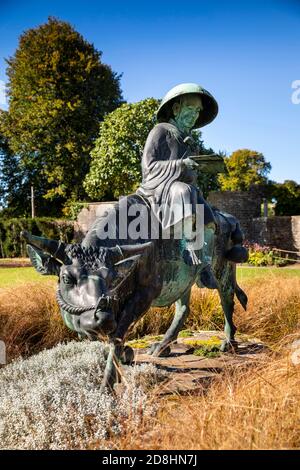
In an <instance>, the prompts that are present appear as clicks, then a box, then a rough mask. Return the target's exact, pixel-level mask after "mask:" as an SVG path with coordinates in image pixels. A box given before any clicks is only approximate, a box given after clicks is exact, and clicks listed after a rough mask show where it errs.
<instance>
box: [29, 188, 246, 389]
mask: <svg viewBox="0 0 300 470" xmlns="http://www.w3.org/2000/svg"><path fill="white" fill-rule="evenodd" d="M122 201H123V206H124V201H126V206H127V208H130V207H131V208H132V206H133V205H135V204H137V203H138V204H139V205H143V206H144V208H145V209H146V211H147V214H148V216H149V217H150V215H151V208H150V207H149V206H148V205H147V201H145V199H143V198H142V197H141V196H139V195H138V194H131V195H130V196H128V197H126V198H122V199H120V200H119V201H118V202H117V203H116V204H115V206H114V207H112V208H111V209H109V210H108V211H107V212H106V213H105V214H104V215H102V216H101V217H98V218H97V219H96V220H95V222H94V224H93V225H92V227H91V229H90V230H89V231H88V233H87V234H86V236H85V238H84V239H83V241H82V242H81V243H80V244H79V243H77V244H64V243H63V242H60V241H55V240H49V239H46V238H43V237H38V236H34V235H32V234H30V233H28V232H23V233H22V235H23V237H24V238H25V240H26V242H27V249H28V254H29V256H30V258H31V262H32V264H33V266H34V267H35V269H36V270H37V271H38V272H40V273H41V274H44V275H50V274H51V275H53V274H55V275H57V276H58V278H59V281H58V287H57V302H58V304H59V307H60V310H61V315H62V318H63V320H64V322H65V324H66V325H67V326H68V327H69V328H71V329H72V330H74V331H76V332H77V333H78V335H79V337H80V338H84V337H88V338H89V339H97V338H100V339H105V338H106V339H107V340H108V343H109V348H108V350H107V365H106V369H105V373H104V379H103V387H109V388H110V389H113V386H114V384H115V383H116V382H117V381H118V380H119V378H120V375H119V372H118V370H119V366H118V361H121V362H122V363H126V364H129V363H130V362H132V360H133V351H132V349H131V348H130V347H128V346H125V345H124V342H125V339H126V335H127V333H128V331H129V328H130V327H132V325H133V324H134V323H135V322H136V321H137V320H138V319H139V318H141V317H142V316H143V315H144V314H145V313H146V312H147V310H148V309H149V307H151V306H156V307H163V306H169V305H171V304H173V303H174V302H175V304H176V308H175V316H174V319H173V321H172V324H171V326H170V327H169V329H168V330H167V332H166V334H165V336H164V338H163V340H162V342H160V343H156V344H154V345H153V346H152V348H151V351H150V354H153V355H155V356H163V355H168V354H169V352H170V344H171V343H173V342H175V341H176V338H177V336H178V333H179V331H180V329H182V327H183V326H184V323H185V320H186V318H187V316H188V314H189V299H190V292H191V288H192V286H193V284H194V283H196V284H197V285H198V287H203V286H204V285H205V286H206V287H209V288H215V289H217V290H218V292H219V296H220V300H221V304H222V308H223V312H224V316H225V337H226V339H225V340H224V341H223V343H222V346H221V349H222V351H230V350H232V349H234V348H235V347H236V341H235V332H236V327H235V325H234V323H233V319H232V316H233V309H234V295H235V294H236V296H237V298H238V300H239V301H240V303H241V304H242V306H243V308H244V309H246V305H247V296H246V294H245V293H244V292H243V290H242V289H241V288H240V287H239V286H238V284H237V281H236V263H237V262H244V261H246V260H247V256H248V254H247V250H246V249H245V248H244V247H243V246H242V242H243V236H242V232H241V230H240V227H239V223H238V221H237V220H236V219H235V218H234V217H233V216H231V215H230V214H226V213H223V212H221V211H219V210H217V209H216V208H213V209H212V210H213V213H214V216H215V219H216V222H217V230H216V233H215V236H214V250H213V260H212V271H213V274H214V276H215V281H216V282H215V284H214V283H213V284H211V282H210V281H208V282H207V283H205V281H203V279H205V278H203V277H201V271H202V270H203V266H204V265H203V263H202V264H201V263H200V264H191V265H188V264H187V263H185V262H184V260H183V256H182V251H183V250H184V240H182V239H175V238H171V239H162V238H160V237H154V238H153V237H152V238H151V236H149V237H143V238H142V237H138V238H136V237H130V236H129V235H128V236H127V237H126V238H124V237H120V233H119V232H120V230H119V229H120V227H119V222H118V221H119V217H118V215H119V213H120V205H121V202H122ZM131 220H133V218H132V219H130V217H129V219H128V223H130V221H131ZM109 223H111V224H112V225H115V228H116V231H115V238H114V239H111V238H105V236H104V232H105V230H106V227H107V224H109Z"/></svg>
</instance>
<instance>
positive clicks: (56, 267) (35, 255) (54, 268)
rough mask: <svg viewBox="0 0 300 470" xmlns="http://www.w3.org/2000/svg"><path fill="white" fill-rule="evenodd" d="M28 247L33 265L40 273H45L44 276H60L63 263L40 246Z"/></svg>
mask: <svg viewBox="0 0 300 470" xmlns="http://www.w3.org/2000/svg"><path fill="white" fill-rule="evenodd" d="M26 247H27V253H28V255H29V258H30V260H31V263H32V266H33V267H34V268H35V270H36V271H37V272H38V273H40V274H43V275H44V276H49V275H57V276H59V272H60V268H61V263H59V262H58V261H57V260H56V259H54V258H52V256H49V255H47V254H46V253H44V252H43V251H41V250H39V249H38V248H35V247H33V246H31V245H27V246H26Z"/></svg>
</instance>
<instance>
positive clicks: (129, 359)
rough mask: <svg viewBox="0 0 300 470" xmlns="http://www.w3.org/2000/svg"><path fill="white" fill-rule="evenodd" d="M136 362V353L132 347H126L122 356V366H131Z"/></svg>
mask: <svg viewBox="0 0 300 470" xmlns="http://www.w3.org/2000/svg"><path fill="white" fill-rule="evenodd" d="M133 360H134V351H133V349H132V348H131V347H130V346H125V347H124V350H123V352H122V354H121V357H120V361H121V362H122V364H126V365H130V364H132V363H133Z"/></svg>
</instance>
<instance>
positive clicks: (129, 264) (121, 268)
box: [114, 255, 141, 274]
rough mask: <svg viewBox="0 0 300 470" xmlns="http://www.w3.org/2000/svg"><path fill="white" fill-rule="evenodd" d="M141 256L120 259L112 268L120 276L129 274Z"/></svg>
mask: <svg viewBox="0 0 300 470" xmlns="http://www.w3.org/2000/svg"><path fill="white" fill-rule="evenodd" d="M140 257H141V255H134V256H130V257H129V258H125V259H122V260H121V261H118V262H117V263H115V264H114V268H115V269H116V270H117V271H118V272H119V273H120V274H129V272H130V271H131V270H132V269H133V268H134V267H135V266H136V263H138V261H139V259H140Z"/></svg>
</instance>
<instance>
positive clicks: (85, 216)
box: [75, 201, 116, 242]
mask: <svg viewBox="0 0 300 470" xmlns="http://www.w3.org/2000/svg"><path fill="white" fill-rule="evenodd" d="M115 203H116V201H110V202H91V203H90V204H89V205H88V206H87V207H84V208H83V209H82V210H81V211H80V212H79V214H78V217H77V221H76V222H75V240H76V241H77V242H81V240H82V239H83V237H84V236H85V234H86V233H87V231H88V230H89V229H90V227H91V225H92V224H93V222H94V220H95V219H96V218H97V217H100V216H101V215H103V214H104V212H105V211H106V210H107V209H109V208H110V207H112V206H113V205H114V204H115Z"/></svg>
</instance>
